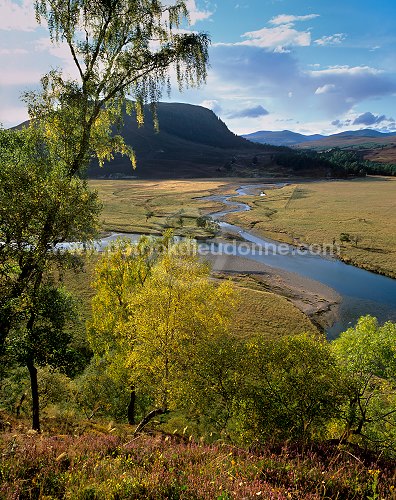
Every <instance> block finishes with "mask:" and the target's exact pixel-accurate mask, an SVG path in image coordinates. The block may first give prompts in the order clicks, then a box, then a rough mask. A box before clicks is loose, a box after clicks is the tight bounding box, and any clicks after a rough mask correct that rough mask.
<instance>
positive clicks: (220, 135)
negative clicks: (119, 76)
mask: <svg viewBox="0 0 396 500" xmlns="http://www.w3.org/2000/svg"><path fill="white" fill-rule="evenodd" d="M158 120H159V132H156V131H155V129H154V125H153V116H152V113H151V111H150V109H149V107H146V108H145V124H144V126H142V127H140V128H139V127H138V125H137V123H136V119H135V116H134V115H132V116H128V115H125V116H124V125H123V126H122V128H121V130H120V131H119V132H118V133H120V134H121V135H122V136H123V137H124V138H125V141H126V142H127V143H128V144H129V145H131V146H132V147H133V148H134V150H135V152H136V156H137V163H138V166H137V168H136V170H135V171H133V170H132V167H131V164H130V162H129V160H128V159H127V158H124V157H121V156H117V157H116V158H115V159H114V160H113V161H111V162H109V163H107V164H106V165H105V166H104V167H103V168H100V167H99V166H98V165H97V164H93V165H92V166H91V167H90V169H89V177H93V178H95V177H96V178H98V177H109V176H110V177H116V176H117V175H124V176H125V175H136V176H138V177H139V178H192V177H213V176H219V175H221V174H222V173H223V174H225V173H227V172H229V171H231V170H233V169H232V168H231V163H232V164H234V165H239V166H240V167H241V168H242V169H243V168H249V167H250V166H251V164H252V160H253V158H254V157H255V156H257V155H264V157H265V156H266V155H268V154H270V153H269V149H268V148H265V147H263V146H261V145H257V144H253V143H251V142H249V141H247V140H246V139H243V138H242V137H239V136H237V135H235V134H233V133H232V132H231V131H230V130H229V129H228V128H227V126H226V125H225V123H224V122H222V121H221V120H220V119H219V118H218V117H217V116H216V115H215V114H214V113H213V111H211V110H209V109H206V108H203V107H201V106H194V105H190V104H181V103H159V104H158ZM268 161H269V160H268ZM268 161H267V162H264V163H268Z"/></svg>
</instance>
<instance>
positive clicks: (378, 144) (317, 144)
mask: <svg viewBox="0 0 396 500" xmlns="http://www.w3.org/2000/svg"><path fill="white" fill-rule="evenodd" d="M395 143H396V132H393V133H383V132H378V130H371V129H364V130H347V131H345V132H340V133H339V134H333V135H329V136H327V137H323V138H322V139H320V140H318V141H311V142H309V143H308V142H301V143H300V144H296V145H295V146H294V147H297V148H299V149H308V148H309V149H315V150H317V151H323V150H325V149H329V148H342V149H351V148H353V149H359V150H365V149H370V150H371V149H376V148H387V147H390V146H392V147H393V146H394V145H395Z"/></svg>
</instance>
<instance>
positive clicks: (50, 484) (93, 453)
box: [0, 429, 395, 500]
mask: <svg viewBox="0 0 396 500" xmlns="http://www.w3.org/2000/svg"><path fill="white" fill-rule="evenodd" d="M113 431H115V432H113V433H109V432H108V431H107V432H106V431H101V432H100V431H96V433H91V434H88V435H83V436H65V435H58V436H53V437H48V436H35V435H30V436H28V435H26V434H22V433H19V434H8V433H4V434H1V435H0V446H1V448H2V449H3V450H4V453H2V455H0V498H2V499H4V500H12V499H37V500H39V499H48V500H49V499H56V498H58V499H60V498H63V499H73V500H74V499H76V500H105V499H109V500H110V499H114V500H115V499H118V500H124V499H125V500H127V499H128V500H131V499H151V500H161V499H164V500H165V499H171V498H173V499H176V498H178V499H185V500H187V499H191V500H193V499H194V500H197V499H202V500H213V499H217V500H231V499H242V498H246V499H247V498H266V499H270V498H273V499H280V500H281V499H294V500H302V499H306V500H319V499H325V498H343V499H356V500H363V499H368V498H371V499H380V498H389V499H391V498H395V490H394V480H395V476H394V465H395V464H394V463H392V462H390V461H388V462H385V461H381V460H379V459H375V458H373V457H370V455H369V454H364V453H363V452H361V451H359V450H356V451H354V452H353V454H351V453H350V452H349V451H348V449H347V448H343V447H337V446H331V445H328V444H323V445H319V446H312V447H310V448H308V449H305V450H301V449H300V450H299V449H298V447H296V446H295V447H293V446H291V445H285V446H284V447H283V448H282V449H276V448H274V449H271V447H270V446H267V447H266V448H264V449H257V450H246V451H245V450H243V449H240V448H236V447H233V446H229V445H224V444H222V443H218V444H214V445H208V444H204V443H201V442H194V441H189V440H188V438H187V437H184V436H173V435H167V436H165V435H156V436H153V437H150V436H140V437H139V438H137V439H136V438H135V439H131V436H128V435H127V434H126V433H125V432H122V430H121V429H113ZM120 431H121V432H120Z"/></svg>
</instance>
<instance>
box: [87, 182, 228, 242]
mask: <svg viewBox="0 0 396 500" xmlns="http://www.w3.org/2000/svg"><path fill="white" fill-rule="evenodd" d="M233 185H234V186H235V184H233ZM90 186H91V188H92V189H95V190H97V191H98V193H99V197H100V199H101V201H102V203H103V212H102V219H103V229H104V230H111V231H121V232H136V233H144V234H160V233H162V232H163V231H164V229H165V228H166V227H169V226H172V227H175V228H177V232H178V234H194V235H197V234H198V235H199V234H201V233H202V231H199V230H198V228H197V226H196V218H197V217H199V216H200V215H205V214H207V213H209V212H212V211H215V210H217V209H220V208H221V204H219V203H217V202H214V201H202V200H201V199H199V198H201V197H204V196H209V195H211V194H212V193H213V191H215V190H216V191H217V190H221V191H227V190H228V191H229V192H232V187H230V186H232V184H230V183H229V182H227V181H224V180H186V181H184V180H178V181H158V182H156V181H137V180H119V181H111V180H106V181H103V180H92V181H90Z"/></svg>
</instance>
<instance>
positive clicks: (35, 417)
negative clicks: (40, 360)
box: [26, 361, 40, 432]
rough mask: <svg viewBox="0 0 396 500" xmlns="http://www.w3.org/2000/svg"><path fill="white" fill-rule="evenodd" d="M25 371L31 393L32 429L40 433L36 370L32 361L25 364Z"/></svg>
mask: <svg viewBox="0 0 396 500" xmlns="http://www.w3.org/2000/svg"><path fill="white" fill-rule="evenodd" d="M26 366H27V369H28V370H29V375H30V388H31V391H32V429H33V430H35V431H37V432H40V401H39V391H38V383H37V368H36V367H35V366H34V364H33V361H29V362H28V363H27V365H26Z"/></svg>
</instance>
